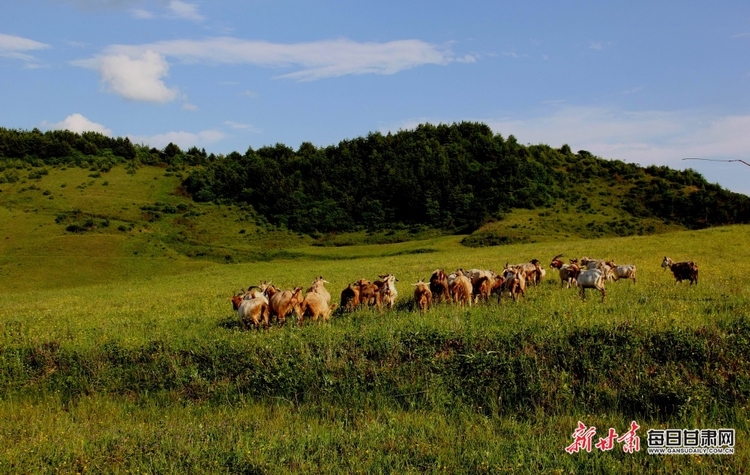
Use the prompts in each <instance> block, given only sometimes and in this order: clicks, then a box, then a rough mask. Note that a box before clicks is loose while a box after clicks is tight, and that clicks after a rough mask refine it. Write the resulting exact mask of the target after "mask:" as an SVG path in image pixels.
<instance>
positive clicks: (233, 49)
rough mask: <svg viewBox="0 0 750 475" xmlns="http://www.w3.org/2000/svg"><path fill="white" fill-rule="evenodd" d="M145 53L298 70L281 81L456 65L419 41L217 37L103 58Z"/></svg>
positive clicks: (446, 53)
mask: <svg viewBox="0 0 750 475" xmlns="http://www.w3.org/2000/svg"><path fill="white" fill-rule="evenodd" d="M144 51H154V52H157V53H159V54H161V55H163V56H164V57H170V58H175V59H178V60H180V61H183V62H186V63H199V62H205V63H213V64H216V63H219V64H252V65H255V66H261V67H268V68H290V67H296V68H300V70H298V71H295V72H292V73H288V74H285V75H283V76H282V77H288V78H293V79H298V80H313V79H321V78H327V77H335V76H343V75H347V74H368V73H372V74H395V73H397V72H399V71H402V70H404V69H409V68H414V67H417V66H423V65H426V64H439V65H444V64H448V63H450V62H452V61H456V58H455V57H454V56H453V54H452V53H451V51H450V50H448V49H445V48H441V47H439V46H436V45H433V44H429V43H425V42H424V41H420V40H397V41H390V42H386V43H360V42H356V41H351V40H347V39H338V40H325V41H315V42H310V43H292V44H281V43H270V42H267V41H248V40H241V39H237V38H230V37H219V38H208V39H205V40H173V41H161V42H157V43H151V44H146V45H113V46H111V47H109V48H108V49H107V52H106V54H117V55H126V56H129V57H133V56H137V55H139V54H143V52H144ZM464 59H465V58H464Z"/></svg>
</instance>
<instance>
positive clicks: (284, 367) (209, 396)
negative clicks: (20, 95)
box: [0, 132, 750, 473]
mask: <svg viewBox="0 0 750 475" xmlns="http://www.w3.org/2000/svg"><path fill="white" fill-rule="evenodd" d="M0 135H1V134H0ZM18 137H25V139H28V141H29V142H32V143H33V142H34V141H36V142H37V143H36V145H34V146H33V147H31V148H28V149H26V151H27V152H29V151H30V150H37V151H40V150H41V151H42V152H43V151H44V150H47V151H49V150H55V148H54V147H47V148H40V147H39V144H41V143H44V141H45V140H46V139H45V135H44V134H41V133H36V132H32V133H23V134H20V135H18ZM53 137H57V139H60V140H62V139H65V140H70V141H71V144H72V145H69V146H70V147H71V149H70V154H69V155H66V156H65V157H54V156H52V155H49V156H45V155H44V153H46V152H44V153H42V152H39V153H38V154H37V155H36V156H32V155H31V154H27V155H24V156H22V157H21V158H13V159H9V158H7V157H6V158H4V159H1V160H0V164H1V165H0V166H1V167H2V170H0V177H2V183H0V330H1V331H0V414H2V416H3V420H4V421H5V423H4V424H3V425H2V427H1V428H0V443H2V444H3V447H6V450H4V451H2V452H0V472H11V473H14V472H18V471H22V472H29V473H50V472H53V471H56V472H60V473H126V472H128V473H156V472H158V473H356V472H358V471H359V472H363V473H515V472H518V471H519V470H526V471H527V472H528V473H581V472H595V473H623V472H633V471H646V472H649V471H650V472H655V473H656V472H659V473H662V472H663V473H667V472H680V473H690V472H697V473H722V472H724V471H727V472H729V473H740V472H742V470H744V467H746V466H748V459H750V451H749V450H748V447H747V444H744V443H743V442H742V441H745V440H747V438H748V434H750V428H749V427H748V421H750V418H749V417H748V404H747V402H748V398H750V379H748V376H747V375H748V374H750V373H749V372H750V362H749V361H748V359H747V354H748V351H750V324H749V323H748V320H747V318H746V315H747V314H748V312H750V294H749V292H750V285H748V284H749V283H750V277H749V276H748V275H747V273H746V271H745V269H746V267H747V264H748V263H749V262H750V250H748V247H747V246H746V245H745V243H747V242H748V239H750V226H748V225H732V226H713V227H709V228H708V229H697V230H688V229H686V228H687V227H688V226H687V225H685V224H683V223H681V222H680V221H675V220H666V219H662V218H659V217H658V216H657V215H655V214H653V213H652V212H651V211H649V209H651V208H649V207H648V206H646V207H644V208H643V209H642V210H641V211H640V212H638V211H637V210H636V209H635V208H632V206H631V205H625V206H623V202H624V200H625V198H624V197H628V196H635V197H636V198H637V196H636V195H637V193H636V192H635V191H634V190H641V189H649V188H648V187H645V188H644V187H643V186H642V185H639V184H638V180H640V179H642V180H643V181H644V182H645V183H647V184H648V183H652V184H657V185H658V186H662V185H664V186H665V187H666V188H665V190H667V191H669V190H672V189H673V187H674V189H677V188H679V190H682V191H684V193H693V194H694V193H696V191H694V188H697V189H698V190H703V191H702V192H701V191H697V192H699V193H703V194H704V195H705V196H712V195H711V193H714V192H715V197H713V198H711V199H712V200H714V201H711V203H714V205H716V206H718V205H717V203H720V202H721V203H723V201H721V200H723V199H725V198H726V199H728V200H738V202H740V203H742V200H743V199H744V198H743V197H741V196H737V195H734V194H731V193H728V192H726V191H725V190H720V189H718V191H717V189H716V188H717V187H712V186H711V185H705V184H703V183H702V182H701V181H700V180H701V179H700V177H699V176H697V175H691V174H690V173H687V174H684V173H683V172H679V173H678V172H672V171H669V170H666V169H663V170H662V169H654V170H652V172H653V174H652V173H651V172H649V171H648V170H647V169H643V170H641V169H638V168H637V167H636V172H635V173H636V176H640V177H641V178H639V179H638V180H635V181H633V180H632V179H631V178H627V177H623V178H622V179H619V178H617V177H615V179H614V182H612V183H610V181H611V180H606V179H604V178H603V177H602V176H600V175H592V176H591V177H588V178H583V176H584V174H585V173H584V172H582V171H581V170H578V168H574V167H575V163H578V162H580V161H581V160H583V161H584V162H585V163H589V164H592V166H593V165H597V166H599V165H601V166H605V165H604V163H609V162H607V161H601V160H600V159H596V158H594V157H589V156H587V155H586V154H585V153H582V152H579V153H578V154H575V155H573V154H570V155H571V158H570V160H571V161H570V163H568V162H565V163H568V165H565V166H566V167H567V166H570V167H571V168H570V169H569V170H568V169H566V168H564V167H563V165H560V170H558V171H557V172H555V173H559V174H561V175H560V176H562V177H566V176H567V178H565V180H570V182H571V183H575V189H583V190H591V189H595V190H597V191H596V192H589V193H587V194H585V195H584V194H582V193H579V194H578V195H577V196H579V197H578V198H576V199H575V200H573V199H572V198H567V197H565V196H559V195H557V194H554V195H553V194H551V193H550V195H549V196H550V198H549V200H550V201H548V202H545V203H540V204H539V205H535V206H529V207H520V208H509V209H504V210H503V211H502V213H500V214H499V215H494V216H490V217H488V218H487V219H486V221H483V222H482V224H481V226H479V227H478V228H477V229H476V230H475V231H474V232H473V233H471V234H456V233H457V232H458V231H459V229H458V228H457V227H456V226H452V227H451V226H448V227H440V226H430V225H426V224H420V223H405V222H394V223H391V224H392V225H393V226H392V227H382V228H380V227H378V228H374V229H368V228H367V227H366V226H363V227H362V228H360V227H358V226H354V227H353V228H352V230H350V231H347V232H333V231H331V232H326V233H322V232H319V231H316V230H313V231H312V232H310V233H309V234H308V233H303V232H299V231H294V230H292V229H290V228H289V226H288V225H287V224H288V223H287V224H284V223H277V222H274V221H273V220H272V219H269V218H266V217H265V216H264V215H263V214H262V212H261V210H262V208H261V207H256V206H255V205H250V204H248V203H245V202H234V201H233V200H230V199H228V198H218V197H214V199H213V200H212V201H200V200H198V201H196V200H194V199H193V195H191V194H190V193H189V190H188V189H187V185H188V184H189V183H190V178H189V177H190V176H195V175H194V174H197V175H202V174H206V173H208V170H214V171H219V170H224V169H225V167H227V166H228V165H229V164H231V163H234V162H232V160H234V158H237V157H234V158H228V157H218V156H213V157H212V156H211V155H207V154H205V152H204V151H199V150H191V151H188V152H182V151H180V150H179V149H177V148H176V147H174V146H172V147H168V148H166V149H165V150H162V151H160V150H153V149H151V150H149V149H145V148H143V147H140V146H134V145H132V144H130V145H129V144H128V143H126V142H124V141H121V142H117V141H116V140H115V142H114V144H117V143H120V145H122V147H123V149H122V150H124V152H122V153H126V152H127V151H128V150H133V152H134V154H135V155H134V156H133V157H130V158H129V157H124V156H121V155H116V154H114V153H113V152H112V150H113V149H112V148H110V146H112V145H113V143H112V142H107V141H106V140H104V139H103V138H101V137H96V136H94V137H80V136H76V135H75V134H72V135H71V134H60V135H54V136H53ZM57 139H55V140H57ZM84 139H85V140H84ZM97 140H102V142H96V141H97ZM363 140H369V138H368V139H363ZM92 141H93V142H96V143H99V145H101V147H102V148H99V146H98V145H97V148H96V150H94V149H93V148H91V146H90V143H92ZM87 144H89V145H87ZM94 145H96V144H94ZM35 147H36V148H35ZM525 149H526V150H530V149H532V148H531V147H528V148H525ZM542 149H545V148H544V147H543V146H540V147H539V148H538V150H542ZM3 150H6V151H7V150H8V149H7V148H5V149H3ZM534 150H537V149H536V148H535V149H534ZM545 150H546V149H545ZM87 151H88V152H91V153H92V154H87V153H86V152H87ZM563 152H564V153H568V152H567V151H561V152H560V153H563ZM50 153H51V152H50ZM253 153H254V152H253ZM253 153H250V155H253ZM242 160H246V158H243V159H242ZM243 163H244V162H243ZM219 165H221V166H219ZM540 166H541V165H540ZM615 166H620V165H615ZM628 167H631V166H630V165H626V168H628ZM540 170H541V168H540ZM562 170H567V171H562ZM639 170H640V171H639ZM550 173H551V172H550ZM602 173H603V174H605V175H606V173H604V172H602ZM565 174H568V175H565ZM659 174H662V175H664V176H659ZM686 176H693V178H695V181H693V182H691V183H693V185H690V186H687V185H685V183H683V182H684V181H685V180H687V178H686ZM573 177H575V178H573ZM680 180H682V181H680ZM594 183H598V185H597V187H594V185H593V184H594ZM667 185H668V186H667ZM566 186H567V185H566ZM655 186H656V185H655ZM550 189H551V188H550ZM564 189H567V188H564V187H561V188H560V190H564ZM691 190H693V191H691ZM712 190H713V191H712ZM555 193H558V192H557V191H556V192H555ZM670 193H671V191H670ZM584 196H585V198H586V199H585V200H584V199H583V198H584ZM655 196H661V195H655ZM675 196H678V195H675ZM689 196H692V195H689ZM675 199H676V198H675ZM677 201H678V200H677ZM636 202H637V203H640V201H637V200H636ZM648 202H653V203H656V202H659V200H656V199H651V200H650V201H648ZM675 202H676V201H675ZM712 206H713V205H712ZM644 210H645V211H644ZM712 210H713V208H712ZM721 211H726V212H728V213H730V212H733V211H732V210H729V209H727V210H723V208H722V209H717V210H716V211H712V212H711V213H712V214H711V216H714V215H720V212H721ZM271 218H272V217H271ZM708 224H711V222H709V221H706V222H703V223H699V224H698V225H696V226H697V227H703V226H707V225H708ZM638 234H643V235H638ZM618 235H621V236H618ZM593 238H596V239H593ZM493 244H503V245H502V246H499V245H498V246H493V247H486V246H487V245H493ZM559 253H565V254H566V256H570V257H572V256H582V255H591V256H596V257H605V258H612V259H615V260H616V261H617V262H621V263H631V264H634V265H636V266H637V268H638V282H637V284H636V283H633V282H630V281H620V282H612V283H607V296H606V301H605V302H602V301H601V299H599V298H598V296H593V295H591V294H589V298H588V299H587V300H586V301H582V299H581V297H580V296H579V295H578V292H577V290H575V289H566V288H561V287H560V283H559V280H558V279H557V273H556V272H555V271H552V270H549V269H548V274H547V278H546V279H545V280H544V281H543V282H542V283H541V285H538V286H536V287H533V288H529V289H528V293H527V296H526V298H525V299H523V300H522V301H519V302H516V303H514V302H512V301H511V300H510V298H508V297H507V296H506V297H504V298H503V299H502V300H501V301H498V300H497V299H493V301H492V302H490V303H480V304H477V305H474V306H473V307H471V308H466V307H459V306H457V305H452V304H437V305H435V306H433V307H432V308H431V309H430V310H429V311H427V312H426V313H424V314H421V313H419V312H417V311H414V310H413V307H412V304H411V300H412V297H411V296H412V294H411V292H412V289H413V287H412V286H411V284H412V283H414V282H416V281H417V280H419V279H426V278H428V277H429V275H430V273H431V272H432V271H433V270H434V269H436V268H446V269H455V268H458V267H464V268H470V267H481V268H490V269H499V268H501V267H502V266H503V265H504V264H505V263H506V262H511V263H513V262H523V261H528V260H529V259H531V258H538V259H540V260H541V261H543V263H544V264H545V265H546V264H547V263H548V262H549V259H550V258H551V257H552V256H553V255H556V254H559ZM665 254H668V255H670V256H671V257H673V258H675V259H676V260H682V259H691V260H694V261H695V262H697V263H698V265H699V266H700V269H701V271H700V272H701V274H700V276H701V277H700V278H701V280H700V284H699V285H694V286H690V285H688V284H687V283H683V284H676V283H675V282H674V279H673V277H672V276H671V275H670V273H669V271H668V270H665V269H662V268H661V267H660V266H659V264H660V262H661V259H662V257H663V256H664V255H665ZM726 256H733V259H735V260H736V262H737V265H735V266H730V267H729V268H728V267H727V266H725V265H724V264H723V263H724V261H725V260H726ZM230 264H231V265H230ZM384 272H392V273H394V274H395V275H396V276H397V278H398V280H399V282H398V283H397V288H398V291H399V297H398V300H397V303H396V307H395V309H393V310H386V311H384V312H382V313H378V312H377V311H375V310H371V309H359V310H357V311H355V312H353V313H351V314H339V313H337V314H336V315H334V317H333V318H332V320H331V321H329V322H327V323H325V324H314V323H312V322H305V325H303V326H298V325H296V324H293V323H290V322H288V323H287V325H285V326H283V327H280V326H279V325H277V324H274V325H272V327H271V328H270V329H268V330H260V331H255V330H251V331H247V330H243V329H242V328H241V326H240V324H239V322H238V318H237V314H236V312H233V311H232V309H231V305H230V303H229V297H230V296H231V295H232V294H233V293H234V291H236V290H237V289H239V288H240V287H247V286H248V285H253V284H257V283H258V282H260V281H261V280H271V281H273V282H274V283H275V284H276V285H278V286H279V287H280V288H292V287H294V286H307V285H309V282H310V281H311V280H312V279H313V278H314V277H315V276H319V275H324V276H325V278H326V280H328V282H329V283H328V284H326V285H327V288H328V289H329V290H330V293H331V294H332V295H333V297H334V300H337V296H338V294H339V292H340V291H341V289H343V288H344V287H345V286H346V285H347V283H349V282H352V281H354V280H356V279H358V278H361V277H367V278H375V276H377V275H378V274H382V273H384ZM633 420H635V421H637V423H638V424H639V425H640V426H641V428H640V430H639V434H640V436H641V441H642V444H643V445H642V449H641V451H640V452H639V453H635V454H628V453H624V452H623V451H621V450H619V447H618V450H613V451H610V452H604V451H600V450H593V451H592V452H591V453H579V454H573V455H571V454H569V453H567V452H566V451H565V450H564V449H565V447H566V446H568V445H569V444H571V443H572V442H573V438H572V437H571V434H572V432H573V430H574V429H575V427H576V424H577V423H578V421H583V422H584V423H585V424H587V425H588V426H594V427H597V428H599V432H597V435H604V434H605V433H606V430H607V428H608V427H611V428H616V429H617V430H618V431H623V430H625V429H626V428H627V427H629V424H630V423H631V421H633ZM668 428H686V429H688V428H689V429H696V428H697V429H712V428H732V429H734V430H735V431H736V440H737V443H736V452H735V454H734V455H731V456H730V455H713V454H711V455H705V456H672V457H661V456H656V455H649V454H648V453H646V451H645V448H646V446H647V444H649V443H650V442H647V435H646V434H647V431H648V430H650V429H668Z"/></svg>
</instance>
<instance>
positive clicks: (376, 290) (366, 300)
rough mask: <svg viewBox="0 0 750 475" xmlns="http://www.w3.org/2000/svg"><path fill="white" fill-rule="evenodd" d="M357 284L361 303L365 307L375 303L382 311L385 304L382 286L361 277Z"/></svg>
mask: <svg viewBox="0 0 750 475" xmlns="http://www.w3.org/2000/svg"><path fill="white" fill-rule="evenodd" d="M357 286H358V287H359V303H360V304H362V305H364V306H365V307H369V306H372V305H374V306H375V307H377V309H378V311H380V309H381V307H382V305H383V301H382V297H383V296H382V294H381V293H380V287H378V286H377V285H376V284H373V283H372V282H370V281H369V280H367V279H359V280H358V281H357Z"/></svg>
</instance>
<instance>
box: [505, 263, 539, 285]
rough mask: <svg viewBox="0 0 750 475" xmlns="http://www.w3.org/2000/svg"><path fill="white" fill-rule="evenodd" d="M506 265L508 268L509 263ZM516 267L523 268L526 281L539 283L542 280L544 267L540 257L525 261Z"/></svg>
mask: <svg viewBox="0 0 750 475" xmlns="http://www.w3.org/2000/svg"><path fill="white" fill-rule="evenodd" d="M505 267H506V268H508V267H509V266H508V264H505ZM514 267H517V268H520V269H521V271H522V272H523V273H524V279H525V281H526V282H531V283H532V284H534V285H537V284H538V283H539V282H540V281H541V280H542V270H543V269H542V266H541V265H540V263H539V259H532V260H530V261H529V262H524V263H523V264H518V265H516V266H514Z"/></svg>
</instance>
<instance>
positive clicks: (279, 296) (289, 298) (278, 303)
mask: <svg viewBox="0 0 750 475" xmlns="http://www.w3.org/2000/svg"><path fill="white" fill-rule="evenodd" d="M300 303H302V287H296V288H295V289H294V290H284V291H279V292H275V293H274V294H273V295H271V297H270V299H269V304H270V307H271V314H273V315H276V317H277V318H278V319H279V324H281V325H283V324H284V322H286V317H287V315H289V314H290V313H292V312H294V313H295V314H297V318H301V315H302V310H301V309H300Z"/></svg>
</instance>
